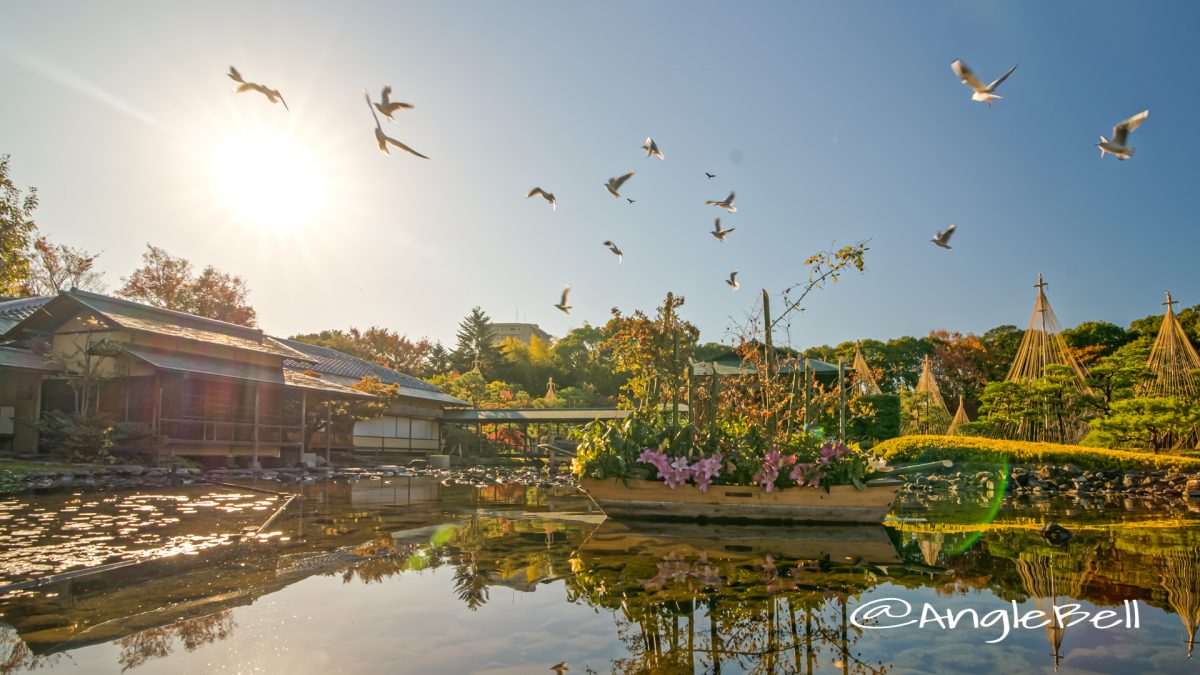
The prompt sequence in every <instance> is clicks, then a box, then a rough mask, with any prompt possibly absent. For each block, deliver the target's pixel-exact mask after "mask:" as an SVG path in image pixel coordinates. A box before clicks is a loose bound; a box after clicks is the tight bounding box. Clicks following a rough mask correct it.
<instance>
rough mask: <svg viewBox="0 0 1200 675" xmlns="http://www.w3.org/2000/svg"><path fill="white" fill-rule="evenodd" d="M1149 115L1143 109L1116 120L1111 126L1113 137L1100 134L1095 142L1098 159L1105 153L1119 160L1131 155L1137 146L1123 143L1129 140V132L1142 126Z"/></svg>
mask: <svg viewBox="0 0 1200 675" xmlns="http://www.w3.org/2000/svg"><path fill="white" fill-rule="evenodd" d="M1149 116H1150V111H1149V110H1143V111H1142V112H1140V113H1138V114H1136V115H1134V116H1133V117H1130V118H1129V119H1127V120H1124V121H1122V122H1118V123H1117V125H1116V126H1115V127H1113V130H1112V135H1113V137H1112V139H1111V140H1110V139H1107V138H1105V137H1103V136H1101V137H1100V142H1099V143H1097V144H1096V147H1097V148H1100V159H1104V155H1105V154H1106V153H1107V154H1110V155H1112V156H1114V157H1116V158H1117V159H1121V160H1124V159H1129V158H1130V157H1133V151H1134V150H1136V149H1137V148H1135V147H1133V146H1127V145H1125V144H1126V143H1127V142H1128V141H1129V134H1130V133H1131V132H1132V131H1133V130H1134V129H1137V128H1138V127H1140V126H1142V122H1145V121H1146V118H1147V117H1149Z"/></svg>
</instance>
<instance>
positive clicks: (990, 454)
mask: <svg viewBox="0 0 1200 675" xmlns="http://www.w3.org/2000/svg"><path fill="white" fill-rule="evenodd" d="M873 451H874V452H876V453H877V454H879V455H881V456H882V457H883V458H884V459H886V460H888V461H889V462H893V463H894V462H921V461H933V460H938V459H951V460H954V461H956V462H970V461H999V460H1001V459H1005V460H1007V461H1009V462H1011V463H1014V464H1068V463H1070V464H1075V465H1076V466H1079V467H1081V468H1086V469H1116V470H1126V469H1133V470H1148V469H1177V470H1182V471H1200V458H1194V457H1184V456H1181V455H1153V454H1148V453H1143V452H1129V451H1127V450H1108V449H1105V448H1088V447H1083V446H1078V445H1060V444H1058V443H1034V442H1029V441H1005V440H996V439H991V438H976V437H970V436H902V437H900V438H893V439H892V440H890V441H884V442H883V443H880V444H879V445H877V446H875V447H874V448H873Z"/></svg>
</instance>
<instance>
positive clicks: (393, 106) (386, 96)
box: [374, 84, 413, 122]
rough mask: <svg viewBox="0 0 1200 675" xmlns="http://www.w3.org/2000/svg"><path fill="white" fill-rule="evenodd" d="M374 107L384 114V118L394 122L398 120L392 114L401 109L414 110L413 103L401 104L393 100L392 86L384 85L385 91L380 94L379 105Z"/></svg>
mask: <svg viewBox="0 0 1200 675" xmlns="http://www.w3.org/2000/svg"><path fill="white" fill-rule="evenodd" d="M374 105H375V109H376V110H378V111H379V112H381V113H383V116H384V117H386V118H388V119H389V120H392V121H393V122H394V121H396V118H395V117H392V113H394V112H396V111H397V110H400V109H404V110H412V109H413V104H411V103H401V102H400V101H393V100H392V85H390V84H385V85H383V91H382V92H380V93H379V103H376V104H374Z"/></svg>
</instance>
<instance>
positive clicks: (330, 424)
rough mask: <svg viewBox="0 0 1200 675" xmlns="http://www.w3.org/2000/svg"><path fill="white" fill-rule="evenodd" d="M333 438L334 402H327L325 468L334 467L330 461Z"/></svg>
mask: <svg viewBox="0 0 1200 675" xmlns="http://www.w3.org/2000/svg"><path fill="white" fill-rule="evenodd" d="M332 438H333V401H331V400H326V401H325V466H333V463H332V462H331V461H330V459H329V457H330V454H331V453H330V451H329V446H330V440H331V439H332Z"/></svg>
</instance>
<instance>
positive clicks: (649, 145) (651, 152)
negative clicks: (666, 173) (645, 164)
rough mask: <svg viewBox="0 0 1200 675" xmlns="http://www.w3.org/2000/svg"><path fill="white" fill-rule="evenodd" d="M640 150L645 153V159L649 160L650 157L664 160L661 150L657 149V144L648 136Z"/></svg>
mask: <svg viewBox="0 0 1200 675" xmlns="http://www.w3.org/2000/svg"><path fill="white" fill-rule="evenodd" d="M642 149H643V150H645V151H646V159H650V157H651V156H654V157H657V158H659V159H666V157H663V154H662V150H659V149H658V143H655V142H654V139H653V138H650V137H649V136H647V137H646V144H645V145H643V146H642Z"/></svg>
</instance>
